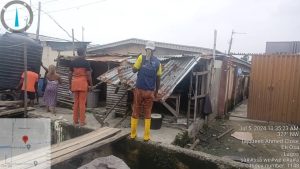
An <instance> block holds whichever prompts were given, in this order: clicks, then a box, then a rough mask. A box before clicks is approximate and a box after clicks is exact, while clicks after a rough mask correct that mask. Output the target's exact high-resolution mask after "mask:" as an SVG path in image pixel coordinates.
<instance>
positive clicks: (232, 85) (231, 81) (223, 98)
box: [217, 58, 250, 117]
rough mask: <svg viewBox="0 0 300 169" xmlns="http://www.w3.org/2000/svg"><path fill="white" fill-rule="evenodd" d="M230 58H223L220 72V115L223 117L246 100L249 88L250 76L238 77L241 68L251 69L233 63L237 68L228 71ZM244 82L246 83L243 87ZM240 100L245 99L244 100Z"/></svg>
mask: <svg viewBox="0 0 300 169" xmlns="http://www.w3.org/2000/svg"><path fill="white" fill-rule="evenodd" d="M228 60H229V58H222V60H220V61H222V68H221V72H220V76H221V78H220V89H219V94H218V95H219V98H218V106H217V109H218V115H219V116H220V117H223V116H224V115H225V113H227V112H228V111H229V110H231V109H232V108H234V106H236V105H238V104H239V103H240V102H241V101H242V100H243V99H246V97H245V96H246V95H247V91H248V88H249V85H248V82H247V80H248V79H249V77H248V76H238V74H237V70H238V69H239V68H241V69H244V70H247V71H249V69H250V68H249V67H248V66H245V65H243V64H240V63H235V62H234V63H233V64H234V65H235V66H234V67H230V69H228V66H227V65H228V64H229V63H228ZM242 82H244V83H246V84H245V85H242ZM240 98H243V99H242V100H241V99H240Z"/></svg>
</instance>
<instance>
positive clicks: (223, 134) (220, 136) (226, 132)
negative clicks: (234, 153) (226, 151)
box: [217, 128, 233, 140]
mask: <svg viewBox="0 0 300 169" xmlns="http://www.w3.org/2000/svg"><path fill="white" fill-rule="evenodd" d="M232 130H233V128H231V129H229V130H227V131H225V132H224V133H222V134H221V135H219V136H218V137H217V140H219V139H220V138H222V137H223V136H225V135H226V134H228V133H230V132H231V131H232Z"/></svg>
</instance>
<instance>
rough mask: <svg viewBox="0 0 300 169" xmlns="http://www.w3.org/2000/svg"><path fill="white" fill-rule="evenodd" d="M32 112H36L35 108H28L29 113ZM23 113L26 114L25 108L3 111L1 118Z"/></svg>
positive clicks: (0, 113)
mask: <svg viewBox="0 0 300 169" xmlns="http://www.w3.org/2000/svg"><path fill="white" fill-rule="evenodd" d="M32 110H35V108H33V107H28V108H27V111H32ZM22 112H24V108H17V109H12V110H6V111H1V112H0V117H1V116H8V115H13V114H16V113H22Z"/></svg>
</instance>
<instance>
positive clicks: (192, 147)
mask: <svg viewBox="0 0 300 169" xmlns="http://www.w3.org/2000/svg"><path fill="white" fill-rule="evenodd" d="M199 142H200V140H199V139H196V141H195V142H194V143H193V144H192V145H191V147H190V149H191V150H194V148H195V147H196V145H197V144H199Z"/></svg>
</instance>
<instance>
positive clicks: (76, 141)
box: [51, 127, 109, 150]
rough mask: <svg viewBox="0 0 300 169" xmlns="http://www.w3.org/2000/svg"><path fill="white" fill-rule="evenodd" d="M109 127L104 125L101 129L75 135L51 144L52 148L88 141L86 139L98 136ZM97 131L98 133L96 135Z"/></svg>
mask: <svg viewBox="0 0 300 169" xmlns="http://www.w3.org/2000/svg"><path fill="white" fill-rule="evenodd" d="M108 129H109V127H102V128H100V129H97V130H95V131H92V132H89V133H87V134H84V135H82V136H79V137H75V138H73V139H70V140H66V141H63V142H60V143H58V144H55V145H53V146H51V148H52V150H56V149H57V148H58V147H59V148H63V147H68V146H73V145H75V144H78V143H80V142H83V141H86V140H88V139H89V138H91V137H93V136H97V135H98V134H101V133H102V132H103V131H106V130H108ZM95 133H96V135H95ZM97 133H98V134H97Z"/></svg>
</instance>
